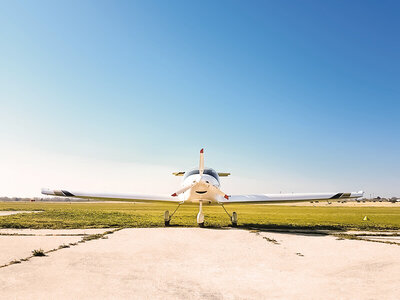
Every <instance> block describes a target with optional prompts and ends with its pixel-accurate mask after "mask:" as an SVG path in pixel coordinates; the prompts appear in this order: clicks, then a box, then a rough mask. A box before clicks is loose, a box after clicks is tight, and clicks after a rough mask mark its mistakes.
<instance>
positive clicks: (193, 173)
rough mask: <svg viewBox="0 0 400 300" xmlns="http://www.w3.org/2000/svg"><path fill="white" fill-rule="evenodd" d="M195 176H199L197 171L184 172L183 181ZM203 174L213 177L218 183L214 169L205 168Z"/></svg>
mask: <svg viewBox="0 0 400 300" xmlns="http://www.w3.org/2000/svg"><path fill="white" fill-rule="evenodd" d="M195 174H200V171H199V169H193V170H191V171H188V172H185V175H184V177H183V179H184V180H185V179H186V178H187V177H188V176H190V175H195ZM204 174H207V175H210V176H212V177H214V178H215V179H216V180H217V181H218V182H219V176H218V173H217V172H215V170H214V169H211V168H205V169H204Z"/></svg>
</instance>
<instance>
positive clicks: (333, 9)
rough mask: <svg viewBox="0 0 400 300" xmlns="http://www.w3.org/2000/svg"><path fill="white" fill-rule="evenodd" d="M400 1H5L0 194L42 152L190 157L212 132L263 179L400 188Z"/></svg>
mask: <svg viewBox="0 0 400 300" xmlns="http://www.w3.org/2000/svg"><path fill="white" fill-rule="evenodd" d="M399 16H400V3H399V2H398V1H2V2H1V4H0V104H1V106H0V138H1V148H2V151H3V152H2V158H1V159H2V161H3V165H4V164H6V163H7V162H8V164H7V167H8V168H11V167H12V164H11V163H9V162H10V161H13V163H16V164H20V166H19V167H20V170H22V172H21V174H19V175H16V176H17V177H15V178H13V179H9V180H10V181H9V182H8V183H7V184H4V178H3V186H2V183H1V182H0V195H2V194H18V192H17V191H16V190H15V189H8V187H7V186H9V185H10V184H11V180H16V179H18V180H19V184H20V186H21V189H22V186H25V184H27V183H26V182H27V181H29V180H31V178H29V176H27V177H24V176H23V174H24V173H25V172H24V170H25V169H24V168H26V169H29V168H30V165H29V164H27V162H29V161H30V159H32V160H35V158H34V156H32V157H31V156H30V155H31V153H33V152H35V153H39V154H37V155H39V156H41V157H45V156H46V155H50V156H51V155H54V156H57V155H58V156H59V157H60V159H59V161H58V163H59V166H57V167H58V169H57V170H58V171H59V172H62V170H63V167H62V166H63V164H64V163H65V162H63V161H62V157H63V156H68V155H69V156H73V157H77V158H80V159H85V158H88V159H89V158H90V159H96V160H98V161H108V162H110V161H113V162H118V163H119V162H126V163H140V164H144V165H146V164H148V165H157V166H175V168H176V169H177V170H182V169H183V170H184V169H185V168H189V167H191V166H194V165H196V164H197V160H198V157H197V156H198V150H199V149H200V148H201V147H205V148H206V160H207V161H206V163H207V164H208V165H210V166H212V167H214V168H216V169H220V170H221V171H232V172H233V175H235V176H239V175H240V176H243V177H246V178H248V179H256V178H258V180H259V181H257V182H258V183H257V184H258V186H257V188H258V189H257V191H258V192H259V191H260V190H263V191H264V192H266V193H267V192H277V191H278V192H279V191H280V190H281V189H284V191H310V192H312V191H315V192H320V191H325V190H326V189H328V190H329V191H330V190H334V191H335V190H339V191H342V190H343V189H350V191H353V190H359V189H363V190H365V191H366V192H367V193H375V194H380V195H385V196H388V195H397V196H400V97H399V96H400V17H399ZM17 150H18V151H19V152H20V154H18V155H20V157H18V156H16V154H15V155H14V154H13V153H14V152H15V151H17ZM18 151H17V152H18ZM13 155H14V156H13ZM11 156H13V157H12V158H13V160H10V157H11ZM21 161H24V163H22V162H21ZM32 163H33V162H32ZM54 168H55V167H54ZM2 169H3V170H2V172H3V173H5V172H4V167H3V168H2ZM54 170H55V169H54ZM6 171H10V169H7V170H6ZM133 171H134V170H133ZM37 172H40V171H37ZM76 172H80V169H79V164H77V169H76ZM38 174H39V173H38ZM3 176H5V175H3ZM70 176H73V173H71V174H70ZM165 176H169V175H168V174H165ZM41 179H43V180H45V179H46V178H45V177H43V178H41ZM272 180H276V181H277V182H284V184H282V185H279V184H278V185H279V186H277V185H271V184H268V182H269V183H271V181H272ZM303 180H304V184H302V185H301V186H299V182H303ZM138 184H140V183H138ZM6 185H7V186H6ZM43 185H46V182H44V183H43ZM228 186H229V184H228ZM40 187H41V186H39V187H38V189H40ZM251 187H252V188H254V186H251ZM32 188H33V187H32ZM246 188H247V189H246ZM174 189H175V187H172V188H171V190H174ZM243 189H244V190H245V191H246V192H249V189H250V186H247V187H246V186H243ZM131 190H132V191H135V186H132V187H131ZM29 191H30V190H29Z"/></svg>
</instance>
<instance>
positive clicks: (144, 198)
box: [42, 189, 181, 203]
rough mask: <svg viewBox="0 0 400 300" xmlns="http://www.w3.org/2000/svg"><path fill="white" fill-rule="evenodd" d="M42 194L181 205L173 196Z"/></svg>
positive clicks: (45, 192) (58, 192)
mask: <svg viewBox="0 0 400 300" xmlns="http://www.w3.org/2000/svg"><path fill="white" fill-rule="evenodd" d="M42 194H44V195H51V196H60V197H68V198H80V199H92V200H102V201H132V202H171V203H179V202H181V200H179V199H178V198H176V197H175V198H174V197H171V196H161V195H139V194H95V193H85V192H71V191H66V190H50V189H42Z"/></svg>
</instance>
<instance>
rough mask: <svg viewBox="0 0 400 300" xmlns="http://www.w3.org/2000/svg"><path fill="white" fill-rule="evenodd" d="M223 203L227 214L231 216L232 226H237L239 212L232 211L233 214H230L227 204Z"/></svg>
mask: <svg viewBox="0 0 400 300" xmlns="http://www.w3.org/2000/svg"><path fill="white" fill-rule="evenodd" d="M221 205H222V208H223V209H224V210H225V212H226V214H227V215H228V216H229V218H230V219H231V222H232V227H237V222H238V216H237V213H236V212H235V211H234V212H233V213H232V215H230V214H229V213H228V211H227V210H226V209H225V206H224V205H223V204H221Z"/></svg>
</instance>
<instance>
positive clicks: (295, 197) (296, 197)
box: [219, 191, 364, 204]
mask: <svg viewBox="0 0 400 300" xmlns="http://www.w3.org/2000/svg"><path fill="white" fill-rule="evenodd" d="M363 195H364V192H363V191H360V192H352V193H296V194H295V193H292V194H258V195H231V196H229V198H228V199H225V198H223V199H221V201H219V202H220V203H222V204H229V203H232V204H233V203H253V204H254V203H281V202H302V201H324V200H325V201H329V200H334V199H351V198H360V197H362V196H363Z"/></svg>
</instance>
